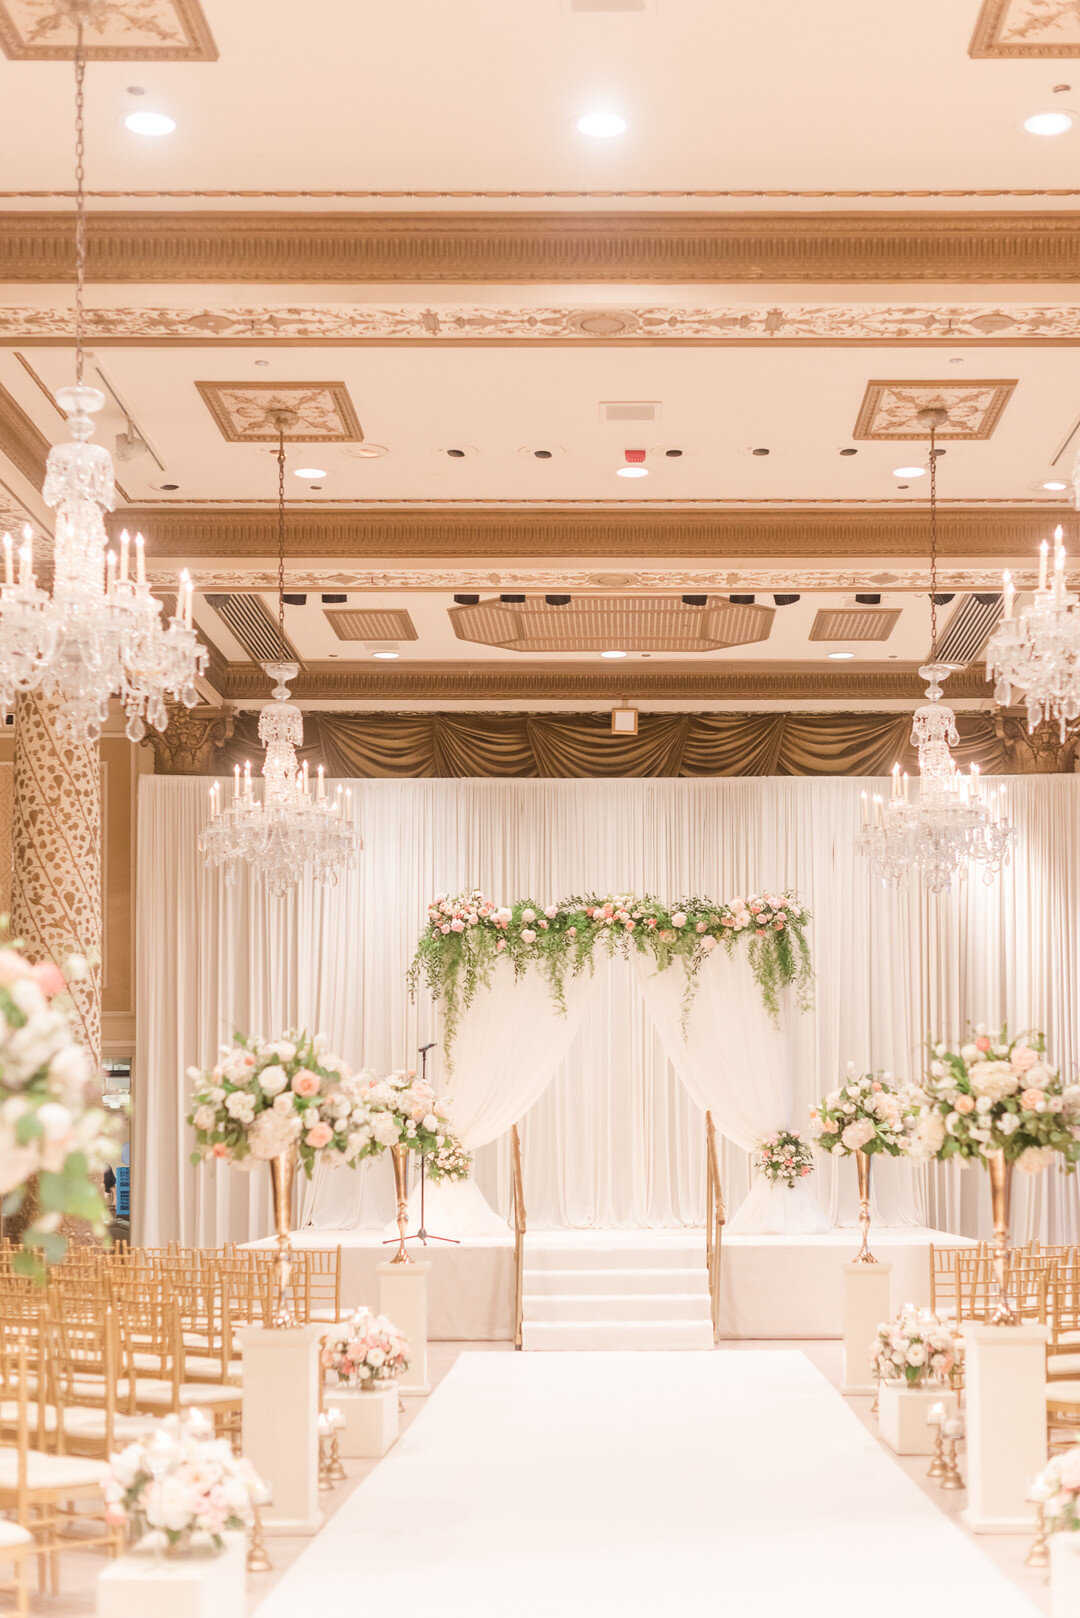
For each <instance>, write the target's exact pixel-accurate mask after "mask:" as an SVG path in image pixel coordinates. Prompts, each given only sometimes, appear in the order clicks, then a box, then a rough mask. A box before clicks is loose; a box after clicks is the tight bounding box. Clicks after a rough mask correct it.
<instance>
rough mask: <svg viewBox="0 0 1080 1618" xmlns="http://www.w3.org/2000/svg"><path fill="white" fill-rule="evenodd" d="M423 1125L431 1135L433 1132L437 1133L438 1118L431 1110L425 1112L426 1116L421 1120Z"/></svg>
mask: <svg viewBox="0 0 1080 1618" xmlns="http://www.w3.org/2000/svg"><path fill="white" fill-rule="evenodd" d="M423 1127H424V1128H425V1129H426V1130H427V1131H428V1133H429V1134H431V1135H434V1134H436V1133H437V1131H438V1128H439V1120H438V1119H437V1118H436V1116H435V1114H434V1113H433V1112H429V1113H428V1114H427V1116H426V1117H425V1119H424V1121H423Z"/></svg>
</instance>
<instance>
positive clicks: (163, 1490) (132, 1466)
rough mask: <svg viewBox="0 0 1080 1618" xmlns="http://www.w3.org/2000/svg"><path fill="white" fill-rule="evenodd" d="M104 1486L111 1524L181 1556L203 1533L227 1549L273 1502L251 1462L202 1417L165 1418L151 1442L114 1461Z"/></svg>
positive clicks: (140, 1443)
mask: <svg viewBox="0 0 1080 1618" xmlns="http://www.w3.org/2000/svg"><path fill="white" fill-rule="evenodd" d="M101 1488H102V1493H103V1494H104V1496H105V1518H106V1521H107V1522H109V1523H112V1524H113V1525H114V1526H116V1527H124V1528H126V1529H127V1530H128V1532H129V1533H130V1534H131V1536H132V1537H134V1538H138V1537H140V1536H144V1535H150V1536H152V1537H157V1538H158V1539H159V1542H160V1541H161V1540H164V1541H165V1542H166V1543H167V1544H168V1545H169V1546H170V1547H171V1548H173V1549H175V1550H184V1549H187V1548H189V1546H190V1542H191V1540H192V1539H193V1537H194V1536H196V1535H199V1536H203V1537H205V1538H206V1539H207V1540H208V1541H209V1542H210V1544H211V1546H212V1547H213V1548H214V1550H216V1551H221V1550H223V1549H224V1548H225V1541H224V1537H223V1536H224V1535H225V1534H226V1533H229V1532H238V1531H240V1530H242V1529H245V1528H247V1527H249V1526H250V1524H251V1522H252V1519H253V1517H254V1508H255V1507H256V1506H257V1505H261V1504H262V1502H263V1501H264V1500H265V1499H266V1490H265V1488H264V1486H263V1484H262V1483H261V1481H260V1480H259V1478H258V1476H257V1474H256V1472H255V1470H254V1468H253V1467H252V1465H251V1462H250V1461H246V1460H244V1459H243V1458H242V1457H241V1456H238V1455H234V1454H233V1450H232V1445H231V1444H230V1443H229V1442H228V1440H227V1439H222V1438H214V1437H213V1435H212V1429H211V1426H210V1423H209V1421H208V1420H207V1418H206V1417H205V1416H203V1415H201V1414H200V1413H199V1412H198V1411H195V1412H191V1413H190V1414H188V1415H187V1416H172V1415H170V1416H165V1417H164V1418H163V1419H162V1420H161V1421H160V1422H158V1423H156V1424H155V1427H154V1430H153V1432H152V1433H151V1435H150V1436H149V1437H147V1438H144V1439H140V1440H139V1441H138V1442H137V1443H134V1444H128V1445H127V1447H126V1448H125V1449H122V1450H121V1451H120V1452H119V1454H117V1455H113V1456H112V1457H111V1459H110V1461H109V1467H108V1471H107V1472H106V1474H105V1476H104V1477H103V1479H102V1483H101Z"/></svg>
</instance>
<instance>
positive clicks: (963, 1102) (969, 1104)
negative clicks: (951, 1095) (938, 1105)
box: [954, 1096, 975, 1112]
mask: <svg viewBox="0 0 1080 1618" xmlns="http://www.w3.org/2000/svg"><path fill="white" fill-rule="evenodd" d="M954 1106H955V1107H956V1110H957V1112H974V1111H975V1097H974V1096H957V1098H956V1101H955V1102H954Z"/></svg>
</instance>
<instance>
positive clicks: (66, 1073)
mask: <svg viewBox="0 0 1080 1618" xmlns="http://www.w3.org/2000/svg"><path fill="white" fill-rule="evenodd" d="M65 972H66V974H67V977H66V978H65ZM85 975H86V962H85V961H84V960H83V958H82V957H81V956H70V957H69V958H68V960H67V961H66V962H65V963H64V971H61V969H60V968H59V967H58V966H56V965H54V963H53V962H52V961H43V962H41V963H39V964H38V965H37V966H31V964H30V962H29V961H28V960H26V959H25V958H24V957H23V956H22V955H21V954H20V953H19V952H18V950H16V949H13V948H10V947H3V948H0V1197H2V1198H3V1202H2V1204H0V1214H2V1216H3V1217H5V1218H6V1217H10V1216H11V1215H12V1214H15V1213H17V1212H18V1211H19V1209H20V1208H21V1206H22V1203H23V1198H24V1196H25V1195H26V1187H27V1184H28V1182H29V1181H31V1180H33V1179H35V1178H36V1182H37V1188H36V1189H37V1202H38V1204H39V1206H40V1209H41V1211H40V1213H38V1214H36V1215H35V1217H34V1218H33V1220H32V1221H31V1223H30V1224H29V1226H28V1227H27V1230H26V1234H25V1235H24V1237H23V1244H24V1250H23V1252H21V1253H17V1254H16V1255H15V1257H14V1259H13V1265H14V1268H15V1269H16V1271H17V1272H19V1273H21V1274H24V1275H33V1276H35V1278H38V1279H40V1278H42V1277H43V1276H44V1266H45V1265H46V1264H54V1263H58V1262H59V1260H60V1259H62V1258H63V1256H64V1251H65V1249H66V1246H67V1243H66V1241H65V1238H64V1237H63V1236H62V1235H61V1233H60V1229H59V1226H60V1222H61V1220H62V1219H63V1218H64V1216H65V1215H71V1216H72V1217H74V1218H76V1219H85V1220H88V1221H89V1222H90V1224H91V1225H92V1226H93V1227H94V1228H95V1230H96V1231H97V1232H98V1233H100V1232H101V1231H103V1230H104V1228H105V1204H104V1202H103V1201H102V1199H101V1194H100V1192H99V1190H98V1188H97V1183H96V1179H95V1177H96V1176H97V1175H98V1174H100V1173H101V1172H102V1170H103V1169H104V1168H105V1166H106V1164H108V1163H111V1162H114V1161H115V1160H116V1158H117V1157H118V1156H119V1152H120V1148H119V1143H118V1142H117V1140H116V1139H115V1124H114V1122H113V1120H112V1119H110V1117H109V1114H108V1113H107V1112H106V1111H105V1110H104V1108H103V1107H101V1106H100V1105H99V1100H100V1092H99V1091H98V1090H97V1089H96V1087H95V1085H94V1084H93V1082H92V1075H91V1073H90V1065H89V1063H88V1061H87V1058H86V1052H85V1051H84V1050H83V1047H82V1046H81V1045H80V1044H79V1043H78V1041H77V1040H76V1038H75V1035H74V1033H73V1032H72V1027H71V1021H70V1016H69V1012H70V1001H69V1000H68V999H67V998H66V995H65V990H66V988H67V980H68V979H70V980H71V981H72V982H76V981H78V980H80V979H81V978H83V977H85Z"/></svg>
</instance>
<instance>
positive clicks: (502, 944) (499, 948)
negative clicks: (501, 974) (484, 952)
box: [495, 938, 506, 955]
mask: <svg viewBox="0 0 1080 1618" xmlns="http://www.w3.org/2000/svg"><path fill="white" fill-rule="evenodd" d="M505 948H506V939H505V938H500V939H499V940H498V942H497V943H496V945H495V953H496V955H499V954H501V953H502V951H503V950H504V949H505Z"/></svg>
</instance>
